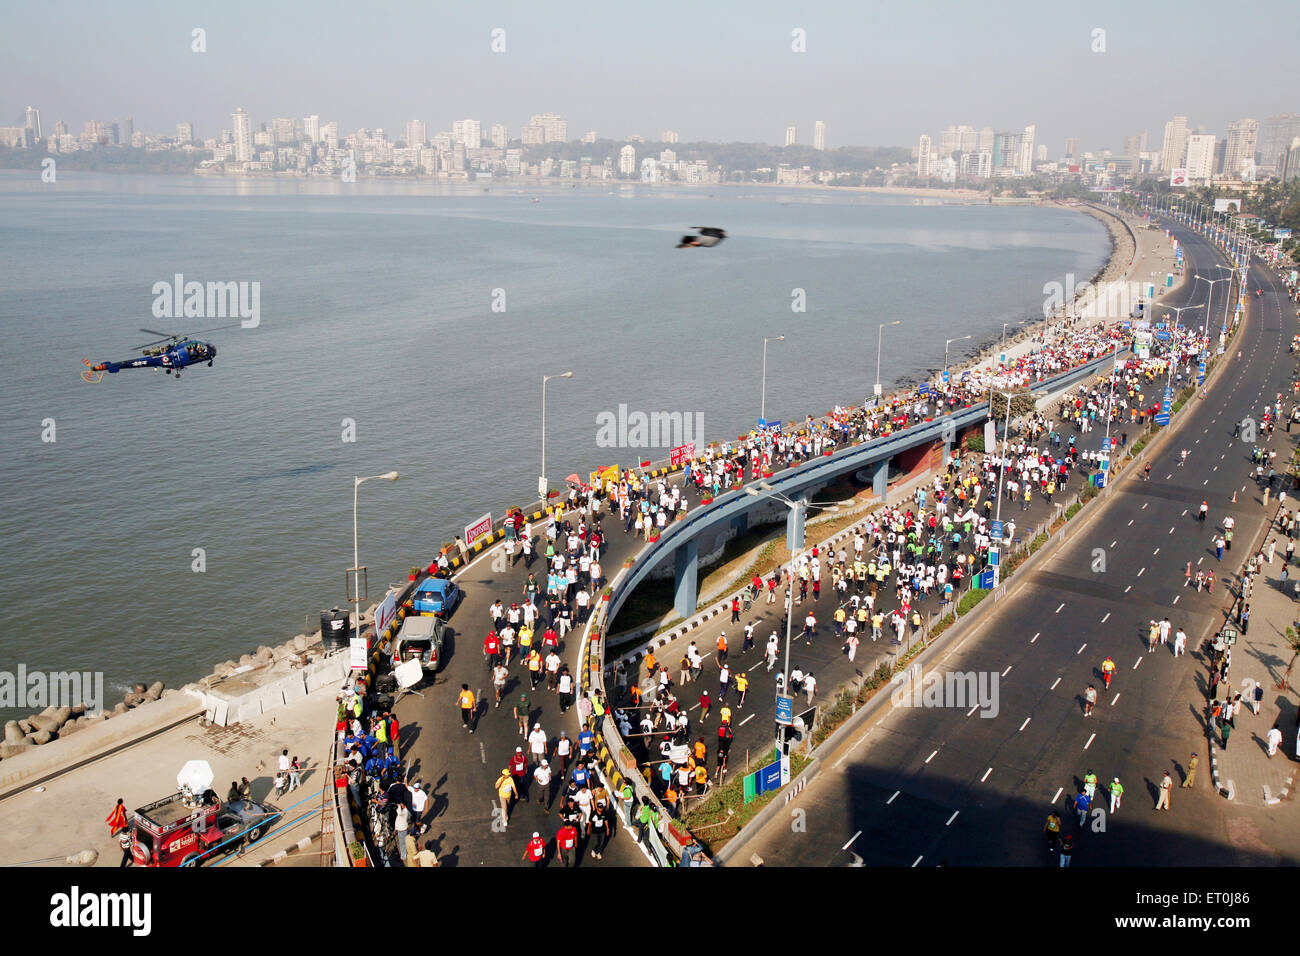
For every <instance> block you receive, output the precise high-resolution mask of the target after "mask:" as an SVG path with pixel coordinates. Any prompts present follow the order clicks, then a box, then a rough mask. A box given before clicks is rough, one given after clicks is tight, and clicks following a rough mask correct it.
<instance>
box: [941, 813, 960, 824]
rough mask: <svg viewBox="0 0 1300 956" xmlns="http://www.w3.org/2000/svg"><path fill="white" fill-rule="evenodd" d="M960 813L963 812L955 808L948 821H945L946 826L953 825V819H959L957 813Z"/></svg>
mask: <svg viewBox="0 0 1300 956" xmlns="http://www.w3.org/2000/svg"><path fill="white" fill-rule="evenodd" d="M959 813H961V811H960V810H954V811H953V812H952V816H950V817H949V818H948V822H947V823H945V824H944V826H946V827H950V826H952V821H953V820H956V819H957V814H959Z"/></svg>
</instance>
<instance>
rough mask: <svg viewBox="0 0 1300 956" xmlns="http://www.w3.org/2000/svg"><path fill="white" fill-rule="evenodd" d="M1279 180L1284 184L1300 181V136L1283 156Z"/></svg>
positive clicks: (1292, 141)
mask: <svg viewBox="0 0 1300 956" xmlns="http://www.w3.org/2000/svg"><path fill="white" fill-rule="evenodd" d="M1278 178H1279V179H1281V180H1282V182H1284V183H1289V182H1291V181H1292V180H1295V179H1300V136H1297V137H1296V138H1295V139H1293V140H1291V147H1290V148H1289V149H1288V150H1287V151H1286V152H1285V153H1283V154H1282V163H1281V167H1280V168H1279V170H1278Z"/></svg>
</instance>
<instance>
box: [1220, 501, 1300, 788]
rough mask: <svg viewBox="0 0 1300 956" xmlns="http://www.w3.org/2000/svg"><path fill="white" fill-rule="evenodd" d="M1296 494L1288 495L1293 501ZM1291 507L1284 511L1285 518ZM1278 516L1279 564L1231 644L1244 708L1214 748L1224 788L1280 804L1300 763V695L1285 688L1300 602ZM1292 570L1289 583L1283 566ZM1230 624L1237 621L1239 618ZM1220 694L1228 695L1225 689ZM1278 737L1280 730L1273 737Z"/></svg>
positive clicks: (1263, 581)
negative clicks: (1272, 732)
mask: <svg viewBox="0 0 1300 956" xmlns="http://www.w3.org/2000/svg"><path fill="white" fill-rule="evenodd" d="M1293 502H1294V499H1293V498H1288V505H1292V504H1293ZM1287 511H1288V507H1287V506H1283V507H1282V508H1279V509H1278V514H1279V515H1280V516H1282V517H1283V518H1285V517H1286V514H1287ZM1276 529H1277V521H1276V520H1274V522H1273V526H1272V530H1270V532H1269V534H1268V535H1267V537H1266V538H1265V555H1266V556H1267V553H1268V552H1267V544H1268V542H1269V541H1274V540H1276V542H1277V545H1276V553H1275V554H1274V557H1273V561H1272V563H1269V562H1268V561H1267V560H1266V561H1265V563H1264V565H1263V570H1262V571H1261V573H1260V574H1259V575H1257V576H1256V578H1255V581H1254V584H1253V586H1252V588H1251V591H1250V596H1249V601H1250V609H1251V617H1250V622H1249V625H1248V627H1247V629H1246V633H1244V634H1239V636H1238V637H1237V639H1236V645H1235V646H1234V647H1233V648H1232V658H1231V660H1232V665H1231V673H1230V679H1231V681H1232V693H1233V695H1236V694H1240V695H1241V700H1242V703H1243V704H1244V705H1245V706H1243V707H1242V708H1241V711H1240V713H1239V714H1238V715H1237V716H1236V717H1235V718H1234V720H1233V723H1234V724H1235V727H1233V728H1231V729H1230V731H1229V738H1228V746H1227V747H1226V748H1225V747H1223V746H1222V737H1220V745H1219V746H1215V747H1213V748H1212V752H1213V756H1214V758H1215V759H1216V760H1217V764H1218V766H1217V771H1218V777H1219V784H1220V786H1221V787H1230V788H1231V790H1232V794H1233V798H1234V799H1235V800H1238V801H1240V802H1242V803H1243V804H1247V805H1250V806H1259V805H1261V804H1263V805H1266V806H1273V805H1276V804H1277V803H1279V802H1280V801H1282V800H1284V799H1287V798H1289V797H1290V796H1291V793H1292V790H1293V787H1294V782H1295V777H1296V767H1297V757H1298V753H1297V747H1298V746H1300V739H1298V738H1297V694H1296V691H1295V688H1294V679H1293V681H1292V686H1291V687H1290V688H1288V689H1286V690H1283V689H1281V687H1280V684H1281V681H1282V677H1283V674H1284V673H1285V672H1286V666H1287V664H1288V662H1290V660H1291V657H1292V655H1293V653H1294V652H1293V651H1292V650H1291V646H1290V643H1289V642H1288V640H1287V637H1286V630H1287V628H1288V627H1294V626H1295V624H1296V614H1295V600H1296V595H1297V590H1296V587H1297V584H1296V582H1297V570H1298V569H1297V563H1296V562H1295V561H1292V562H1290V566H1289V567H1288V562H1287V559H1286V554H1285V547H1286V542H1287V535H1286V533H1285V532H1279V531H1277V530H1276ZM1284 568H1286V569H1287V571H1288V578H1287V580H1285V581H1284V580H1282V571H1283V569H1284ZM1229 626H1237V628H1238V630H1239V629H1240V628H1239V625H1236V623H1235V621H1233V622H1230V625H1229ZM1256 684H1258V685H1260V687H1261V688H1262V690H1263V694H1262V698H1261V699H1260V701H1259V705H1258V706H1259V714H1258V716H1256V714H1255V712H1254V701H1255V699H1256V696H1257V695H1256V693H1255V687H1256ZM1219 696H1220V697H1223V696H1224V694H1223V692H1222V691H1220V694H1219ZM1275 726H1276V727H1277V728H1278V730H1279V731H1280V733H1281V740H1280V742H1276V741H1275V743H1276V746H1275V748H1274V749H1275V750H1276V753H1274V754H1273V756H1271V757H1270V756H1269V749H1270V743H1269V739H1268V738H1269V732H1270V730H1271V729H1272V728H1273V727H1275ZM1274 736H1275V737H1276V735H1274Z"/></svg>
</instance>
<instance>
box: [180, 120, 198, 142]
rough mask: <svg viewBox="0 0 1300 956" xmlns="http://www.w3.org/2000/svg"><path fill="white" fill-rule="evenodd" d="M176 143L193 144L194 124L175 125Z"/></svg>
mask: <svg viewBox="0 0 1300 956" xmlns="http://www.w3.org/2000/svg"><path fill="white" fill-rule="evenodd" d="M176 142H178V143H192V142H194V124H193V123H177V124H176Z"/></svg>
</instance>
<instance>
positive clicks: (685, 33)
mask: <svg viewBox="0 0 1300 956" xmlns="http://www.w3.org/2000/svg"><path fill="white" fill-rule="evenodd" d="M332 6H334V5H332V4H329V3H326V4H325V5H324V6H322V7H321V9H320V10H319V11H314V13H315V14H316V16H315V17H314V19H319V20H320V21H321V22H322V23H324V22H329V21H330V20H331V14H330V8H331V7H332ZM1013 6H1014V7H1015V8H1016V10H1017V11H1019V13H1018V15H1017V16H1016V17H1013V18H1010V19H1009V20H1008V22H1001V21H999V22H996V23H992V24H990V23H986V22H984V21H986V20H987V19H988V18H982V17H976V16H974V14H973V12H963V11H962V10H961V9H960V8H956V7H954V8H953V10H952V11H951V15H945V17H943V18H934V17H932V16H928V15H926V14H925V12H924V11H920V10H912V9H910V8H899V7H897V6H894V5H886V4H882V3H869V4H866V5H864V6H862V7H861V8H858V7H854V6H850V5H846V4H832V5H829V6H828V7H826V8H825V9H821V10H818V11H816V12H815V13H810V14H809V15H807V16H804V15H802V14H799V13H789V12H788V11H785V10H783V9H782V8H780V7H779V6H778V5H776V4H767V3H759V4H755V5H753V6H747V7H746V8H745V16H744V17H743V18H738V17H736V16H734V15H732V12H728V11H726V10H709V11H699V10H695V9H692V18H691V21H690V23H691V29H687V30H682V29H680V24H679V23H677V18H676V16H675V15H674V14H675V13H676V12H677V11H678V10H679V9H680V10H682V11H683V12H684V11H685V9H686V8H685V7H682V6H680V5H674V4H671V3H670V4H668V6H667V7H665V8H664V12H663V16H662V17H661V18H660V19H659V20H655V21H651V22H648V23H637V25H636V29H634V30H620V29H619V24H620V22H621V21H619V20H617V19H616V20H614V21H608V20H602V19H601V18H594V19H587V18H582V17H581V16H577V15H576V14H575V17H574V18H572V19H569V18H566V21H565V22H564V23H563V25H561V26H557V25H549V26H548V25H542V24H539V23H538V22H536V19H535V18H531V17H530V16H529V14H528V12H527V11H526V10H525V8H523V7H518V6H516V5H514V4H496V5H488V6H486V7H483V8H476V9H475V10H474V11H472V12H471V11H458V10H450V11H439V12H438V13H437V14H436V15H435V14H434V13H432V12H430V11H424V10H421V9H420V8H418V7H411V8H407V9H406V10H405V12H403V13H401V15H400V16H399V15H398V14H397V13H393V12H391V11H390V12H389V13H388V14H387V15H385V16H377V17H375V18H362V19H360V20H359V21H358V22H357V23H355V24H352V25H351V26H350V27H349V30H347V31H327V30H324V29H323V28H317V27H302V26H301V25H299V24H296V23H289V22H285V23H277V22H264V21H263V19H262V18H260V17H259V15H258V12H257V8H254V7H253V6H251V5H250V4H243V3H235V4H232V5H229V6H227V7H223V8H221V9H219V10H212V9H204V8H202V7H201V6H200V5H198V4H185V3H181V4H177V5H174V7H169V8H168V9H167V10H164V11H158V10H131V9H125V10H121V11H117V10H114V11H112V12H111V13H110V12H109V11H107V10H104V11H101V10H99V9H97V8H95V7H92V6H89V5H86V4H81V3H65V4H62V5H55V6H54V7H53V8H51V7H48V6H47V7H39V8H36V7H33V8H20V9H16V10H11V11H9V12H7V13H5V14H4V15H3V19H0V22H4V23H6V25H7V26H8V27H9V29H7V30H6V31H5V34H6V35H7V36H10V37H18V36H22V37H23V38H24V43H23V44H21V45H19V44H15V45H14V47H13V48H12V49H10V50H8V51H7V52H8V53H9V55H8V56H7V57H5V58H4V60H3V61H2V62H0V80H2V81H3V82H0V90H4V93H3V94H0V123H3V125H8V124H10V123H13V124H15V125H20V124H21V119H20V118H21V117H22V116H23V112H24V109H25V107H26V106H27V105H29V104H34V105H36V106H37V107H38V108H39V109H40V110H41V111H42V114H43V116H42V119H43V122H44V125H45V126H46V127H50V126H52V124H53V123H54V122H55V121H57V120H64V121H66V122H67V123H69V125H71V126H72V127H73V128H76V127H77V126H78V125H79V123H80V122H81V121H84V120H87V119H92V118H97V119H101V120H102V119H108V118H115V117H123V116H127V115H129V116H132V117H134V119H135V122H136V126H137V128H141V129H146V130H151V131H154V132H159V131H162V130H172V129H174V128H175V127H176V125H177V124H179V123H192V124H193V125H194V127H195V129H196V130H198V131H199V133H200V135H204V136H207V135H213V134H214V133H215V132H217V131H219V130H220V129H223V128H225V123H226V122H227V120H226V119H225V118H226V117H228V116H229V113H230V110H231V108H232V104H242V105H243V107H244V108H245V109H246V110H247V111H248V112H249V113H250V115H251V116H252V117H253V118H254V122H255V123H258V122H263V121H269V120H270V119H271V118H273V117H275V116H286V115H290V116H308V115H313V114H315V115H320V116H324V115H326V114H329V115H331V116H332V117H333V118H334V119H335V120H336V121H337V122H338V123H339V127H340V129H341V130H355V129H359V128H375V127H379V128H383V129H384V130H386V131H389V132H390V135H393V137H394V138H397V137H398V136H400V132H399V131H400V130H402V129H404V127H405V124H406V123H407V122H409V121H410V120H412V119H419V120H420V121H422V122H425V123H426V124H427V125H428V127H429V128H430V129H442V128H444V124H446V123H450V122H451V121H452V119H453V117H454V116H457V115H458V116H479V117H481V118H482V119H483V122H484V123H502V122H504V125H506V126H507V127H509V128H511V130H512V132H514V131H515V130H516V129H519V128H522V126H523V125H525V123H524V120H525V119H526V118H527V117H528V116H530V115H534V114H535V113H536V111H538V110H541V109H551V110H555V111H557V112H558V113H559V114H560V115H562V116H565V117H568V118H569V122H570V123H571V124H572V126H573V129H574V130H575V131H577V130H597V131H599V133H600V135H601V137H602V138H610V139H616V140H617V139H628V138H630V137H632V136H634V135H641V136H643V137H646V138H652V137H653V136H654V135H655V133H656V132H657V131H659V130H662V129H665V128H668V129H672V130H675V131H677V133H678V134H679V136H680V138H681V140H682V141H683V142H692V141H712V142H763V143H776V144H779V143H780V139H779V136H780V134H781V131H782V127H781V125H780V124H778V123H773V122H772V120H771V116H772V115H773V114H774V113H776V114H778V115H784V116H789V117H794V116H799V117H801V120H800V122H801V123H802V125H803V126H804V127H805V128H806V129H807V128H811V126H812V123H813V120H814V119H816V120H818V121H821V122H824V123H825V124H826V126H828V127H830V128H831V129H832V130H833V131H834V139H835V143H836V144H837V145H860V146H898V145H903V144H909V143H915V141H916V140H915V137H916V135H917V134H916V130H917V129H918V128H921V129H932V130H938V129H941V128H943V127H944V126H947V125H949V123H951V122H954V121H956V120H955V119H953V118H955V117H961V116H967V115H977V114H984V115H986V116H987V120H986V121H987V122H988V123H989V124H990V125H992V126H993V127H994V128H998V129H1018V128H1022V127H1023V120H1020V121H1018V120H1017V118H1018V117H1022V116H1034V117H1037V123H1038V127H1039V132H1038V140H1039V142H1044V141H1045V142H1048V143H1061V142H1063V141H1064V139H1065V138H1066V137H1067V136H1069V137H1078V138H1080V139H1081V140H1082V141H1083V142H1084V144H1085V148H1089V149H1094V150H1095V149H1100V148H1103V147H1109V148H1111V149H1112V150H1116V151H1118V150H1119V149H1120V148H1121V146H1122V144H1123V140H1124V137H1126V136H1129V135H1131V134H1132V132H1133V131H1134V130H1141V129H1148V130H1152V131H1159V130H1160V129H1161V124H1163V122H1164V121H1165V120H1166V119H1167V118H1168V116H1170V115H1173V114H1175V113H1183V112H1188V111H1190V110H1191V109H1192V107H1193V105H1195V114H1196V120H1197V125H1198V126H1199V125H1204V126H1205V127H1206V128H1207V131H1212V132H1215V133H1216V135H1218V136H1220V138H1222V137H1223V136H1224V135H1225V134H1226V132H1227V126H1228V124H1229V123H1230V122H1233V121H1235V120H1237V119H1239V118H1240V117H1242V116H1243V115H1250V116H1267V115H1272V114H1278V113H1286V112H1292V111H1294V110H1295V109H1296V107H1297V104H1296V102H1295V99H1294V94H1293V93H1291V92H1289V91H1292V90H1294V88H1295V84H1294V82H1288V79H1287V77H1288V74H1289V75H1290V76H1291V78H1292V79H1294V75H1295V72H1296V67H1295V66H1294V65H1292V64H1293V61H1294V57H1293V56H1290V52H1291V49H1292V48H1293V44H1294V40H1295V38H1294V37H1291V36H1286V35H1279V34H1276V33H1274V34H1268V33H1265V34H1263V35H1260V36H1255V35H1250V34H1247V33H1246V32H1245V31H1247V30H1249V29H1250V27H1249V25H1247V24H1241V25H1235V24H1234V23H1232V22H1228V23H1219V24H1217V25H1216V29H1215V30H1214V31H1208V30H1205V29H1204V28H1203V27H1202V26H1201V25H1199V24H1198V23H1197V19H1198V18H1197V17H1196V16H1195V11H1196V10H1198V9H1205V10H1209V9H1210V8H1209V6H1208V5H1207V4H1200V3H1190V4H1187V5H1185V7H1184V8H1182V9H1181V14H1182V15H1180V17H1179V18H1176V19H1175V18H1169V17H1165V16H1164V15H1163V13H1161V12H1160V11H1147V10H1133V9H1129V8H1125V7H1122V6H1121V5H1119V4H1106V3H1102V4H1097V5H1093V6H1091V7H1090V8H1089V11H1088V13H1087V17H1088V19H1083V18H1082V16H1081V15H1075V14H1069V13H1063V12H1055V11H1053V12H1048V11H1044V10H1040V9H1039V8H1038V7H1037V6H1036V5H1032V4H1028V3H1025V4H1013ZM1267 6H1273V7H1276V8H1277V9H1276V10H1275V11H1274V12H1275V13H1278V14H1281V15H1282V16H1283V19H1285V14H1284V10H1283V7H1284V5H1282V4H1280V3H1279V4H1272V5H1267V4H1266V7H1267ZM52 9H53V10H54V11H58V10H62V11H63V12H64V13H65V14H68V15H66V16H56V15H55V14H54V13H53V12H49V11H51V10H52ZM73 11H75V15H72V12H73ZM580 12H581V8H579V11H578V13H580ZM1258 12H1259V13H1260V15H1261V16H1268V15H1269V11H1268V10H1267V9H1264V10H1260V11H1258ZM1108 20H1109V21H1111V22H1110V23H1109V24H1107V21H1108ZM196 28H197V29H201V30H203V31H204V32H203V46H204V51H203V52H194V51H193V50H192V49H191V46H192V45H193V43H194V42H195V41H194V40H192V39H191V34H192V32H193V30H195V29H196ZM497 29H500V30H504V31H505V32H504V34H503V35H502V37H501V41H502V46H503V47H504V49H503V50H502V51H501V52H497V53H493V52H492V50H491V43H492V38H493V31H494V30H497ZM1098 29H1100V30H1102V31H1104V36H1103V39H1104V44H1103V45H1104V50H1102V51H1100V52H1094V51H1093V49H1092V47H1095V46H1096V44H1097V41H1096V39H1093V33H1094V31H1096V30H1098ZM798 31H802V38H801V37H800V35H799V34H798ZM1153 31H1155V33H1158V34H1159V36H1160V42H1159V44H1158V46H1157V47H1156V48H1152V47H1151V45H1150V44H1151V39H1150V38H1151V36H1153V35H1155V34H1154V33H1153ZM233 37H238V39H237V40H235V41H234V42H232V40H231V38H233ZM433 37H437V38H439V39H438V41H437V42H436V43H435V44H434V45H436V46H437V47H438V51H437V52H438V55H437V56H436V57H434V58H433V59H432V60H429V59H428V57H427V52H428V51H427V50H426V49H424V48H423V47H421V46H420V44H425V46H427V45H428V44H429V43H433V42H434V41H432V40H431V39H430V38H433ZM1234 37H1236V40H1237V41H1239V42H1241V43H1248V44H1249V45H1250V48H1251V50H1252V57H1251V60H1250V62H1249V63H1248V64H1245V65H1244V69H1245V70H1246V71H1247V75H1246V77H1245V82H1244V83H1242V82H1238V83H1234V84H1231V85H1230V86H1225V85H1223V84H1219V83H1217V82H1216V80H1215V78H1214V75H1213V73H1212V71H1181V72H1178V73H1177V82H1171V81H1170V77H1169V70H1168V62H1170V61H1169V60H1168V58H1167V57H1164V56H1153V55H1152V54H1153V52H1154V50H1158V49H1166V50H1172V49H1174V48H1177V49H1179V50H1180V53H1179V57H1178V62H1180V63H1182V62H1186V63H1195V62H1197V61H1198V58H1206V59H1208V58H1211V57H1213V56H1215V55H1216V54H1218V53H1219V52H1220V51H1221V50H1222V48H1223V46H1224V44H1229V45H1230V44H1232V43H1233V42H1234ZM994 38H996V40H997V43H998V44H1000V45H1001V48H1007V47H1008V46H1010V45H1014V46H1015V48H1016V49H1017V51H1018V52H1023V56H1018V57H1017V58H1015V59H1014V60H1012V59H1009V58H1007V59H990V58H989V57H988V56H987V54H986V51H987V49H990V48H994V47H995V46H996V45H995V44H993V42H992V40H993V39H994ZM381 40H382V42H381ZM801 43H802V45H803V52H796V51H795V50H794V49H792V48H794V47H798V46H799V45H800V44H801ZM51 49H56V50H57V49H69V50H71V49H76V50H77V51H78V57H77V58H76V59H75V62H69V63H67V64H64V65H63V66H61V68H60V71H59V74H60V75H59V77H58V78H57V80H54V79H47V78H48V77H49V76H50V70H49V67H48V64H49V62H50V60H49V58H48V52H49V50H51ZM366 50H378V51H382V52H379V53H359V52H358V51H366ZM286 53H287V54H291V55H292V56H293V59H294V61H295V69H292V70H284V69H280V68H279V66H278V64H279V63H280V62H281V60H282V58H283V56H284V55H285V54H286ZM918 56H920V57H924V58H925V59H926V60H927V62H929V63H931V64H932V65H931V66H929V67H928V68H927V69H926V70H925V71H921V72H919V73H913V72H901V71H903V70H904V69H905V65H906V64H907V63H908V62H909V61H911V60H914V59H915V58H916V57H918ZM338 62H349V63H351V64H353V67H352V68H351V69H348V70H338V69H337V66H336V64H337V63H338ZM417 62H418V63H419V64H420V66H419V67H418V68H416V67H414V66H408V65H407V64H413V63H417ZM561 63H563V68H560V67H559V64H561ZM357 70H360V71H361V72H362V74H363V75H365V76H366V77H367V81H366V82H364V83H361V84H358V83H356V82H355V74H356V71H357ZM467 71H468V72H467ZM1252 71H1254V76H1253V77H1252V75H1251V72H1252ZM1202 74H1207V75H1202ZM1030 75H1032V76H1034V77H1035V81H1034V82H1033V83H1025V82H1024V79H1025V77H1026V76H1030ZM159 76H165V77H166V79H167V82H166V83H163V84H159V83H158V77H159ZM465 76H473V77H474V83H473V84H470V85H468V86H467V85H465V84H464V82H463V78H464V77H465ZM736 76H743V77H745V80H746V82H745V83H744V84H741V88H743V89H744V91H745V92H744V93H743V95H742V94H740V93H738V92H737V91H736V90H737V87H736V85H735V84H734V82H733V81H734V79H735V77H736ZM901 76H906V77H907V82H906V84H901V83H900V82H899V79H900V77H901ZM651 77H653V78H654V84H653V89H654V91H655V95H654V97H653V98H647V97H646V95H645V88H646V87H645V83H646V80H647V79H649V78H651ZM1252 79H1254V80H1257V81H1258V82H1255V83H1254V84H1252V83H1251V80H1252ZM1081 80H1086V82H1080V81H1081ZM520 89H527V90H528V94H527V96H520V94H519V92H518V91H519V90H520ZM1135 89H1141V90H1142V95H1141V96H1138V97H1135V96H1134V95H1133V91H1134V90H1135ZM460 91H463V92H460ZM872 91H879V92H876V93H873V92H872ZM990 103H996V104H997V106H996V108H990V106H989V105H988V104H990ZM814 104H816V105H815V106H814ZM812 109H815V110H816V114H815V115H810V114H811V113H812ZM805 116H807V117H809V118H807V119H803V118H802V117H805ZM262 117H266V120H262V119H261V118H262ZM485 128H486V127H485ZM569 138H577V137H576V136H573V135H571V136H570V137H569ZM811 139H812V137H810V136H809V135H808V134H805V135H804V140H805V142H809V141H811ZM1053 149H1055V147H1053Z"/></svg>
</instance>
